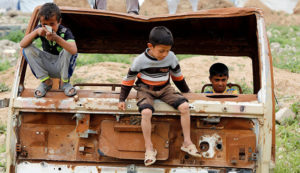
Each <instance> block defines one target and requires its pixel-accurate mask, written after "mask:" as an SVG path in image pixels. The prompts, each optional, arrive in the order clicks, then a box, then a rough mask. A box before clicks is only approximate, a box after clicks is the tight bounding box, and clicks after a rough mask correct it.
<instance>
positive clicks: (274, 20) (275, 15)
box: [245, 0, 300, 26]
mask: <svg viewBox="0 0 300 173" xmlns="http://www.w3.org/2000/svg"><path fill="white" fill-rule="evenodd" d="M299 4H300V2H299V3H298V6H299ZM245 7H256V8H260V9H262V11H263V14H264V18H265V21H266V24H267V25H272V24H275V25H285V26H291V25H300V15H297V14H291V15H289V14H287V13H285V12H282V11H273V10H271V9H270V8H269V7H267V6H266V5H264V4H263V3H262V2H261V0H248V1H247V2H246V3H245Z"/></svg>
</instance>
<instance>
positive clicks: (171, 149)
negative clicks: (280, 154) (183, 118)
mask: <svg viewBox="0 0 300 173" xmlns="http://www.w3.org/2000/svg"><path fill="white" fill-rule="evenodd" d="M22 117H23V118H22V124H21V126H20V129H19V141H20V146H21V147H22V150H23V152H26V153H27V155H21V154H19V155H18V160H28V161H30V160H49V161H50V160H59V161H80V162H83V163H86V162H98V163H115V164H121V163H123V164H125V163H128V164H129V163H134V164H137V165H143V158H144V141H143V136H142V133H141V131H137V130H136V131H128V129H127V130H125V131H124V130H118V129H120V128H118V127H121V126H123V127H125V126H126V125H127V127H130V128H132V126H131V125H130V122H131V121H130V120H131V117H130V116H129V115H127V116H122V117H120V119H119V121H117V119H116V118H115V117H112V116H111V115H90V120H91V121H90V125H89V128H90V129H92V130H94V131H97V132H99V133H98V134H91V135H90V136H89V137H88V138H81V137H80V136H78V134H77V133H76V120H75V119H72V117H73V114H55V113H34V114H32V113H22ZM152 121H153V124H155V127H154V126H153V134H152V139H153V141H154V147H155V148H156V149H157V150H158V161H157V165H164V166H194V167H199V166H211V167H236V168H248V169H253V168H254V163H255V162H254V161H252V160H250V159H249V158H250V157H251V156H252V153H254V152H255V151H256V136H255V133H254V131H253V130H252V129H253V128H254V125H253V122H252V121H251V120H247V119H243V118H241V119H236V118H235V119H232V118H221V119H220V122H219V123H209V122H207V121H205V122H206V123H205V122H204V121H203V120H202V119H200V117H193V118H192V124H191V137H192V140H193V142H194V143H195V144H196V146H197V147H198V149H199V151H201V153H202V154H203V158H202V159H199V158H194V157H190V156H188V155H186V154H185V153H184V152H182V151H180V146H181V145H182V141H183V137H182V132H181V125H180V119H179V118H178V117H168V116H165V117H159V116H154V117H153V120H152ZM209 124H211V125H210V126H209ZM214 124H215V125H216V126H218V127H221V128H215V126H214ZM136 126H137V127H139V125H136ZM115 127H117V128H115ZM122 129H124V128H122ZM214 136H217V138H216V137H214ZM209 138H211V139H213V138H215V140H210V141H208V140H207V139H209ZM205 141H207V143H208V148H209V151H210V153H211V154H209V156H208V155H207V151H206V150H205V148H204V149H203V148H202V147H203V142H205ZM249 148H251V149H250V150H249ZM98 149H99V150H98ZM240 149H243V151H240ZM232 151H235V152H232ZM229 156H230V157H229ZM233 158H236V162H235V163H234V164H232V162H231V160H233ZM240 158H241V159H240ZM132 159H133V160H132ZM166 159H167V160H166Z"/></svg>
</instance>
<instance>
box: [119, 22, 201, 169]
mask: <svg viewBox="0 0 300 173" xmlns="http://www.w3.org/2000/svg"><path fill="white" fill-rule="evenodd" d="M172 45H173V36H172V33H171V31H170V30H169V29H167V28H166V27H163V26H159V27H154V28H153V29H152V30H151V32H150V35H149V43H148V44H147V46H148V48H147V49H146V51H145V52H144V53H142V54H140V55H139V56H137V57H136V58H135V59H134V61H133V63H132V65H131V68H130V69H129V71H128V74H127V76H126V77H125V78H124V79H123V81H122V88H121V93H120V100H119V105H118V107H119V109H121V110H125V100H126V98H127V96H128V94H129V92H130V90H131V88H132V87H133V84H134V81H135V79H136V77H138V80H137V81H136V88H135V89H136V90H137V97H138V103H137V105H138V108H139V111H140V112H141V114H142V122H141V126H142V131H143V135H144V140H145V148H146V153H145V160H144V163H145V165H146V166H148V165H151V164H153V163H154V162H155V161H156V154H157V151H156V150H155V149H154V148H153V144H152V141H151V117H152V113H153V112H154V111H155V110H154V107H153V100H154V99H156V98H159V99H160V100H162V101H164V102H166V103H168V104H169V105H171V106H173V107H174V108H175V109H178V110H179V111H180V113H181V126H182V129H183V136H184V142H183V145H182V147H181V150H182V151H185V152H187V153H189V154H190V155H193V156H196V157H201V155H200V153H199V152H198V150H197V148H196V146H195V145H194V144H193V143H192V141H191V137H190V111H189V104H188V103H187V101H188V100H187V99H186V98H185V97H183V96H182V95H181V94H179V93H176V92H175V89H174V88H173V87H172V86H171V85H170V82H169V81H170V76H171V78H172V80H173V81H174V83H175V85H176V86H177V88H178V89H179V90H180V91H181V92H185V93H187V92H189V91H190V89H189V87H188V86H187V84H186V82H185V80H184V78H183V75H182V74H181V69H180V66H179V64H178V59H177V58H176V56H175V54H174V53H173V52H172V51H170V49H171V47H172Z"/></svg>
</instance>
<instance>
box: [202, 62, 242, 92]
mask: <svg viewBox="0 0 300 173" xmlns="http://www.w3.org/2000/svg"><path fill="white" fill-rule="evenodd" d="M228 78H229V70H228V68H227V66H226V65H225V64H223V63H215V64H213V65H212V66H211V67H210V68H209V80H210V82H211V84H212V89H211V90H209V91H205V93H223V94H238V92H237V90H236V89H233V88H228V87H227V81H228Z"/></svg>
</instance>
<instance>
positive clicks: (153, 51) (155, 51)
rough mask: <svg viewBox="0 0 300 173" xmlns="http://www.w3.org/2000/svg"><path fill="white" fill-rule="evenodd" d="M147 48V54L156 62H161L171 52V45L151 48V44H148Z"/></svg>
mask: <svg viewBox="0 0 300 173" xmlns="http://www.w3.org/2000/svg"><path fill="white" fill-rule="evenodd" d="M147 45H148V48H149V49H150V51H149V54H150V55H151V56H153V57H154V58H156V59H157V60H159V61H160V60H163V59H164V58H165V57H166V56H167V55H168V53H169V51H170V50H171V47H172V46H171V45H163V44H159V45H156V46H153V45H152V44H151V43H148V44H147Z"/></svg>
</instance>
